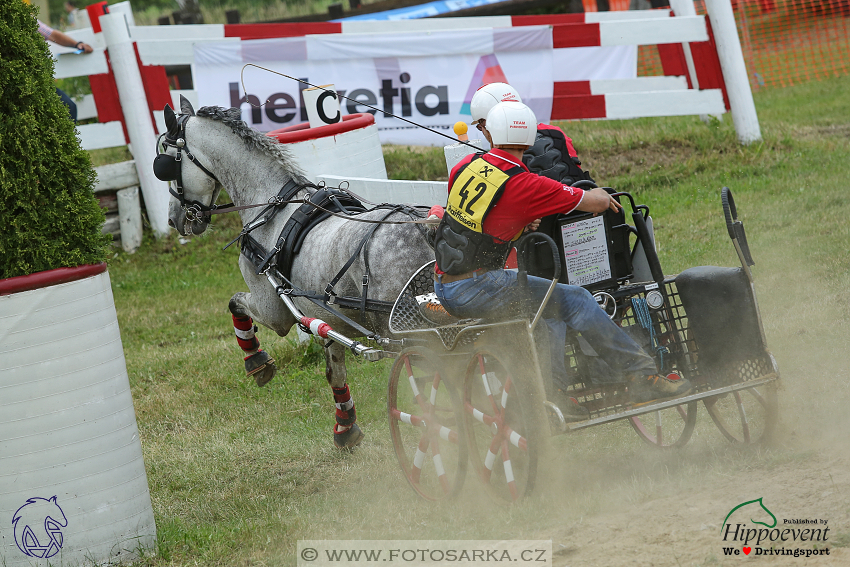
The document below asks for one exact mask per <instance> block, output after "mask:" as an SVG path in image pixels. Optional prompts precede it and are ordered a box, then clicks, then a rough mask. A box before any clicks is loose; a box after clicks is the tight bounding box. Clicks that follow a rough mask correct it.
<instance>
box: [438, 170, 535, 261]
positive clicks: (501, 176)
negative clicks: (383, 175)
mask: <svg viewBox="0 0 850 567" xmlns="http://www.w3.org/2000/svg"><path fill="white" fill-rule="evenodd" d="M482 155H483V154H478V155H477V156H476V157H475V158H474V159H473V160H472V161H470V162H469V163H468V164H466V165H465V166H464V167H463V168H461V170H460V171H458V174H457V177H456V178H455V180H454V183H452V187H451V190H450V191H449V201H448V204H447V205H446V213H445V214H444V215H443V220H442V221H441V222H440V224H439V226H438V227H437V235H436V237H435V239H434V252H435V255H436V258H437V266H438V267H439V268H440V270H442V271H443V272H445V273H447V274H451V275H459V274H465V273H467V272H471V271H472V270H477V269H479V268H487V269H490V270H496V269H500V268H502V267H504V265H505V259H506V258H507V257H508V252H510V249H511V242H512V241H513V240H516V239H517V238H519V237H520V235H522V231H520V232H519V233H518V234H517V235H516V236H515V237H514V238H513V239H512V240H501V239H499V238H496V237H494V236H492V235H489V234H487V233H485V232H484V220H485V219H486V218H487V215H488V214H489V213H490V211H491V210H492V209H493V207H494V206H496V203H497V202H498V201H499V199H500V198H501V196H502V193H504V191H505V185H506V184H507V182H508V179H510V178H511V177H513V176H514V175H516V174H518V173H522V172H523V171H524V169H523V168H521V167H518V166H517V167H512V168H510V169H508V170H507V171H502V170H501V169H499V168H498V167H496V166H495V165H492V164H490V163H488V162H486V161H485V160H484V159H482V158H481V156H482Z"/></svg>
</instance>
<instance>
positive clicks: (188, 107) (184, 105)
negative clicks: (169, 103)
mask: <svg viewBox="0 0 850 567" xmlns="http://www.w3.org/2000/svg"><path fill="white" fill-rule="evenodd" d="M180 114H188V115H189V116H194V115H195V109H194V108H192V103H191V102H189V99H188V98H186V97H185V96H183V95H180Z"/></svg>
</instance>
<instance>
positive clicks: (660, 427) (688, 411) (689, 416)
mask: <svg viewBox="0 0 850 567" xmlns="http://www.w3.org/2000/svg"><path fill="white" fill-rule="evenodd" d="M629 423H631V424H632V428H633V429H634V430H635V431H636V432H637V434H638V437H640V438H641V439H643V440H644V441H646V442H647V443H649V444H650V445H652V446H653V447H658V448H661V449H671V448H674V447H684V446H685V444H686V443H687V442H688V441H690V439H691V435H692V434H693V432H694V426H695V425H696V423H697V403H696V402H690V403H688V404H682V405H678V406H675V407H672V408H667V409H663V410H659V411H653V412H649V413H645V414H643V415H637V416H634V417H630V418H629Z"/></svg>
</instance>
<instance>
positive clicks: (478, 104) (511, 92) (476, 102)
mask: <svg viewBox="0 0 850 567" xmlns="http://www.w3.org/2000/svg"><path fill="white" fill-rule="evenodd" d="M507 100H512V101H515V102H522V98H521V97H520V96H519V93H518V92H516V90H515V89H514V88H513V87H512V86H510V85H509V84H507V83H490V84H489V85H484V86H483V87H481V88H480V89H478V90H477V91H475V95H474V96H473V97H472V101H470V103H469V110H470V112H471V113H472V122H471V124H477V123H478V121H479V120H481V119H482V118H487V113H488V112H490V109H491V108H493V107H494V106H496V104H498V103H500V102H503V101H507Z"/></svg>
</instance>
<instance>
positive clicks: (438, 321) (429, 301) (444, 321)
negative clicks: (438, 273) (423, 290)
mask: <svg viewBox="0 0 850 567" xmlns="http://www.w3.org/2000/svg"><path fill="white" fill-rule="evenodd" d="M416 302H417V303H418V304H419V314H420V315H422V317H424V318H425V319H426V320H427V321H429V322H431V323H433V324H435V325H437V326H443V325H451V324H452V323H456V322H457V319H455V318H454V317H452V316H451V315H450V314H449V312H448V311H446V308H445V307H443V306H442V305H441V304H440V300H439V299H437V294H436V293H428V294H426V295H418V296H416Z"/></svg>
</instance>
